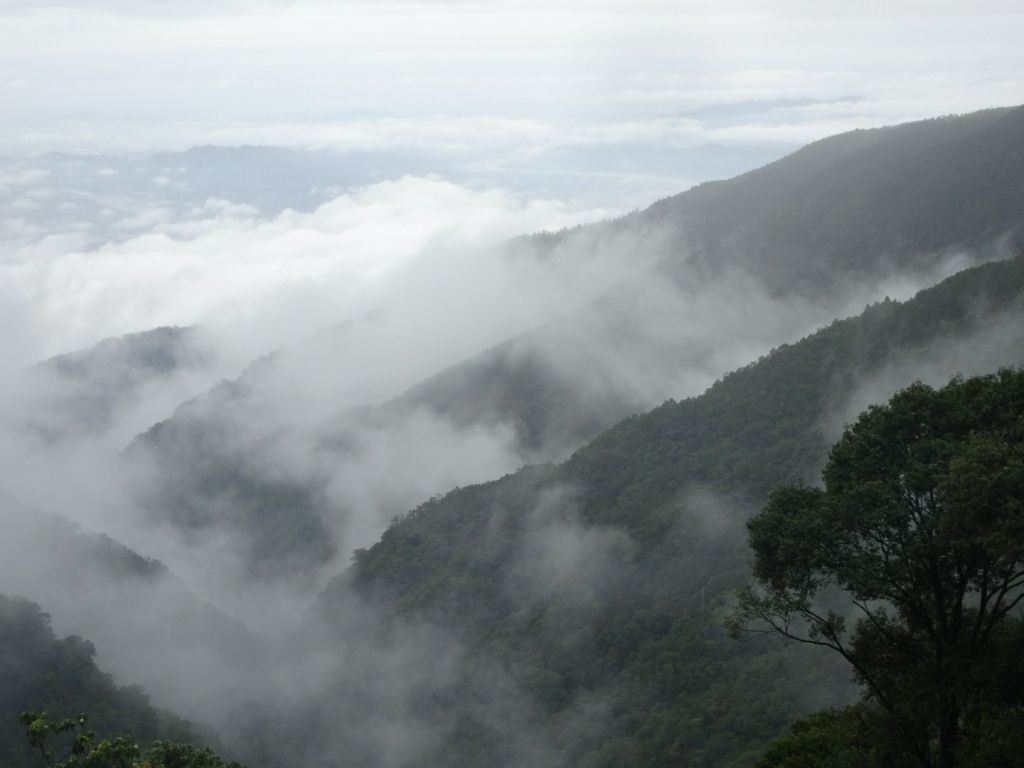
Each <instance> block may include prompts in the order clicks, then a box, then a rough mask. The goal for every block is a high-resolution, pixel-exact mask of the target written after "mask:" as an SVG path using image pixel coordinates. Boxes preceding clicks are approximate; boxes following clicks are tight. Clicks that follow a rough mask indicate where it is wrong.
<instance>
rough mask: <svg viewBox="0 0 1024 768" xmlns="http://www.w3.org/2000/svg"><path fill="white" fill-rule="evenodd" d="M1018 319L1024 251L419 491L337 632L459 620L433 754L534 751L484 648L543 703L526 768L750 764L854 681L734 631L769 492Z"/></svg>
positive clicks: (426, 708) (363, 576)
mask: <svg viewBox="0 0 1024 768" xmlns="http://www.w3.org/2000/svg"><path fill="white" fill-rule="evenodd" d="M1022 320H1024V259H1019V258H1018V259H1015V260H1012V261H1008V262H1002V263H994V264H989V265H986V266H983V267H978V268H975V269H971V270H967V271H965V272H963V273H960V274H958V275H956V276H955V277H953V278H950V279H948V280H946V281H944V282H943V283H941V284H940V285H938V286H936V287H934V288H931V289H928V290H925V291H922V292H921V293H920V294H919V295H918V296H916V297H915V298H914V299H913V300H912V301H908V302H906V303H902V304H901V303H896V302H891V301H887V302H883V303H880V304H876V305H874V306H872V307H869V308H868V309H867V310H866V311H865V312H864V313H863V314H862V315H861V316H859V317H856V318H853V319H850V320H844V321H837V322H834V323H833V324H832V325H830V326H828V327H827V328H825V329H823V330H821V331H819V332H818V333H815V334H813V335H812V336H809V337H808V338H806V339H804V340H802V341H800V342H799V343H796V344H793V345H786V346H783V347H780V348H778V349H777V350H775V351H774V352H772V353H771V354H770V355H768V356H767V357H765V358H764V359H762V360H760V361H758V362H757V363H755V364H752V365H750V366H748V367H746V368H743V369H741V370H738V371H736V372H734V373H732V374H730V375H728V376H726V377H725V378H723V379H722V380H721V381H720V382H718V383H717V384H715V385H714V386H713V387H711V388H710V389H709V390H708V391H707V392H706V393H705V394H703V395H701V396H700V397H696V398H691V399H687V400H683V401H681V402H674V401H669V402H667V403H665V404H664V405H662V406H660V407H659V408H656V409H654V410H653V411H651V412H650V413H647V414H645V415H643V416H636V417H633V418H629V419H627V420H626V421H624V422H623V423H622V424H620V425H618V426H616V427H614V428H613V429H611V430H608V431H607V432H605V433H603V434H602V435H601V436H600V437H598V438H597V439H596V440H594V441H593V442H591V443H590V444H588V445H587V446H586V447H584V448H582V449H581V450H579V451H577V452H576V453H575V454H574V455H573V456H572V457H571V458H570V459H569V460H568V461H566V462H565V463H563V464H560V465H554V466H553V465H545V466H537V467H532V468H528V469H524V470H523V471H521V472H518V473H516V474H514V475H510V476H508V477H505V478H502V479H501V480H498V481H495V482H492V483H488V484H485V485H479V486H472V487H467V488H462V489H458V490H456V491H453V492H452V493H450V494H448V495H446V496H444V497H443V498H437V499H433V500H431V501H429V502H427V503H425V504H423V505H422V506H420V507H419V508H417V509H416V510H414V511H412V512H410V513H409V514H407V515H406V516H404V517H403V518H402V519H401V520H400V521H398V522H397V523H396V524H394V525H393V526H392V527H391V528H389V529H388V530H387V532H386V533H385V534H384V535H383V537H382V538H381V540H380V541H379V542H378V543H377V544H375V545H374V546H373V547H371V548H370V549H368V550H366V551H363V552H360V553H358V556H357V558H356V563H355V565H354V566H353V568H352V569H351V570H350V571H349V572H348V573H347V574H346V575H345V576H344V577H343V578H339V579H338V580H337V581H336V582H335V583H334V584H333V585H332V586H331V587H330V588H329V589H328V590H327V591H326V592H325V594H324V595H323V599H322V608H323V610H324V612H325V614H326V615H328V616H336V617H337V618H336V619H335V621H336V622H337V623H336V624H335V632H336V633H337V636H338V637H344V636H345V634H346V632H347V625H346V622H347V619H346V617H347V615H348V614H347V613H346V611H347V609H346V607H345V606H347V605H348V604H349V603H350V601H351V600H352V595H353V593H354V594H356V595H358V596H360V600H363V601H367V602H369V603H371V604H374V605H378V606H381V605H386V606H390V607H391V609H392V610H393V611H394V618H393V619H392V621H397V622H398V625H397V626H402V624H403V622H410V621H411V622H426V623H427V624H429V625H431V626H437V627H444V628H445V631H446V632H449V633H450V634H451V638H452V640H451V643H453V644H461V645H462V646H463V647H465V648H467V649H471V650H468V651H467V654H466V657H465V659H463V663H462V665H461V666H460V668H459V671H458V672H456V673H453V677H452V679H450V680H448V681H447V683H446V686H445V687H444V688H443V689H441V690H433V691H430V692H428V693H426V694H424V693H422V692H415V691H414V692H412V693H410V694H409V695H410V699H411V703H409V704H408V707H409V709H410V710H411V711H413V712H414V713H416V715H415V717H417V718H420V722H423V723H432V724H433V725H434V727H435V728H440V729H441V731H442V733H444V734H445V736H444V737H443V738H441V739H440V743H431V744H430V751H429V752H428V753H427V755H428V757H429V760H428V762H430V763H431V764H436V765H502V764H510V763H513V764H514V763H515V762H516V760H520V759H521V758H522V753H521V752H518V751H517V750H518V749H519V748H520V745H519V744H517V743H515V740H514V739H511V737H510V736H509V734H508V733H506V732H504V731H503V730H502V728H501V725H500V722H499V723H497V724H496V723H495V722H494V721H493V720H491V719H489V715H488V714H487V713H488V709H487V706H486V702H488V701H489V700H490V699H489V695H488V693H487V692H486V690H483V689H481V688H480V687H479V686H480V685H481V682H480V680H479V679H478V677H475V676H477V675H478V673H479V670H480V669H481V665H482V664H483V661H486V662H487V664H490V665H493V666H496V667H497V668H498V669H500V670H501V673H502V674H503V675H504V676H505V677H504V678H501V679H503V680H504V681H505V682H504V688H503V690H514V691H517V692H518V693H519V695H521V696H525V697H526V698H527V700H528V701H529V702H530V707H531V708H530V709H529V710H528V711H529V713H530V714H529V715H528V716H524V723H526V726H524V727H529V728H533V729H534V730H532V731H531V732H530V735H529V738H530V739H532V740H534V742H535V743H537V744H543V745H544V746H545V751H544V758H543V759H540V758H537V759H536V760H535V761H534V762H532V763H530V764H534V765H548V764H550V765H562V764H571V765H587V766H604V765H607V766H613V765H624V764H628V765H639V766H664V765H682V764H685V765H691V766H693V765H697V766H705V765H706V766H725V765H749V764H751V763H752V761H753V759H754V757H755V756H756V754H757V753H758V751H759V750H760V749H761V748H762V747H763V745H764V744H765V743H766V742H767V740H769V739H770V738H772V737H773V736H775V735H776V734H777V733H778V732H779V729H780V727H782V726H783V724H784V723H786V722H787V721H790V720H791V719H792V718H794V717H795V716H796V715H797V713H799V712H800V711H803V710H804V709H807V708H813V707H815V706H820V705H821V704H822V703H826V702H828V701H829V699H830V698H831V699H832V700H837V699H841V698H842V696H843V695H844V694H843V688H842V685H841V679H842V675H839V679H838V681H837V679H836V677H835V676H834V673H832V672H830V671H829V670H828V669H827V668H824V667H821V666H820V665H821V664H823V663H824V659H822V658H820V657H817V656H814V655H806V654H795V653H794V652H788V651H784V650H781V649H779V648H778V647H773V646H770V645H764V644H760V643H758V642H751V643H734V642H732V641H729V640H727V639H725V637H724V633H723V631H722V629H721V627H720V622H721V610H722V608H723V606H724V605H725V604H726V602H727V600H728V594H729V590H731V589H732V588H733V587H735V586H736V585H737V584H739V583H740V582H741V580H743V579H744V578H745V576H746V574H747V568H748V566H747V561H748V552H747V549H746V544H745V530H744V526H743V523H744V522H745V520H746V519H747V518H748V517H749V515H750V514H751V513H752V512H753V511H755V510H756V509H758V508H759V506H760V505H761V504H762V503H763V501H764V499H765V496H766V494H767V492H768V490H769V489H770V488H771V487H772V486H774V485H776V484H779V483H783V482H787V481H790V482H791V481H798V480H804V481H813V480H814V478H815V475H816V473H817V470H818V469H819V468H820V466H821V465H822V464H823V462H824V459H825V455H826V451H827V447H828V445H830V444H831V442H832V441H833V440H834V438H835V434H836V430H837V428H838V425H840V424H841V423H842V422H843V421H844V420H845V419H848V418H851V417H852V415H853V412H855V411H856V410H857V409H859V408H861V407H863V405H864V404H865V403H864V402H862V399H863V397H864V396H865V393H870V396H871V397H876V396H884V393H886V392H891V391H892V390H894V389H896V388H898V387H899V386H902V385H905V384H906V383H909V381H911V380H913V379H914V378H916V377H919V376H922V375H925V376H929V377H932V378H936V379H938V380H942V379H943V378H948V377H949V376H951V375H953V374H955V373H956V372H957V371H961V370H962V371H964V372H966V373H971V372H974V371H975V370H989V369H992V368H995V367H997V366H999V365H1011V364H1018V365H1019V364H1021V363H1022V362H1024V322H1022ZM851 409H853V411H852V412H851ZM390 631H399V630H390ZM385 634H387V631H385ZM808 677H810V678H813V679H816V680H817V683H816V684H812V683H811V682H810V681H809V680H808V679H807V678H808ZM486 679H490V680H492V681H493V680H494V679H497V678H496V677H495V676H494V675H490V676H488V677H486ZM829 680H831V682H829ZM349 682H350V684H351V685H352V686H353V692H352V695H354V696H357V697H358V696H359V695H365V693H366V691H365V690H363V689H361V688H359V685H358V681H349ZM789 683H794V684H798V685H799V686H801V687H803V689H804V690H815V689H817V690H818V691H819V692H820V696H819V697H818V700H817V701H815V702H812V701H809V700H807V699H804V698H801V697H799V696H796V695H795V694H793V693H792V692H791V691H790V690H789V688H788V685H789ZM339 689H340V690H345V686H344V685H341V684H339ZM338 695H339V696H341V699H340V701H343V699H344V696H343V695H342V694H338ZM501 695H504V694H501ZM439 702H441V705H439ZM342 706H343V705H342V704H340V703H332V702H318V703H317V704H316V705H314V706H312V707H311V709H310V711H306V712H305V713H304V715H303V716H304V717H312V718H313V722H316V718H317V716H318V713H319V714H322V715H323V716H324V717H326V718H327V719H328V720H329V719H330V717H331V712H334V711H337V710H336V709H335V707H339V708H340V707H342ZM317 707H323V709H322V710H321V709H317ZM446 708H450V711H451V712H453V713H456V714H453V715H451V717H450V718H448V719H445V720H443V726H442V725H440V724H438V723H437V722H436V721H435V720H433V719H431V718H434V717H435V715H434V714H433V713H434V712H435V711H438V710H439V711H446ZM310 727H313V726H310ZM517 737H521V734H517ZM338 738H339V743H338V744H335V745H334V746H335V747H338V746H339V745H341V746H343V745H344V744H346V741H345V738H346V735H345V732H344V728H341V729H339V735H338ZM380 764H382V765H390V764H392V763H389V762H388V761H387V760H380ZM393 764H401V763H393Z"/></svg>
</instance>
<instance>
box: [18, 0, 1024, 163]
mask: <svg viewBox="0 0 1024 768" xmlns="http://www.w3.org/2000/svg"><path fill="white" fill-rule="evenodd" d="M581 9H583V10H581ZM1022 36H1024V6H1022V5H1021V4H1020V3H1019V2H1009V1H1008V0H996V1H993V0H974V1H973V2H942V0H931V1H930V2H859V3H839V2H824V3H823V2H820V1H819V2H795V1H792V0H790V1H788V2H764V1H763V0H748V1H745V2H730V1H729V0H715V2H685V1H684V0H676V1H675V2H669V1H667V0H660V1H658V0H630V2H609V1H602V0H597V1H596V2H595V1H593V0H592V1H590V2H587V3H580V2H578V1H574V2H562V1H561V0H545V2H531V1H529V0H526V1H519V2H498V1H496V0H495V1H489V0H475V1H472V2H470V1H465V2H458V1H456V0H447V1H446V0H421V1H420V2H406V3H400V2H389V1H388V0H377V2H374V3H352V2H344V0H338V1H335V2H328V1H327V0H323V1H322V2H316V1H314V0H310V1H304V0H295V1H294V2H284V1H280V2H266V1H265V2H259V1H257V0H246V1H245V2H242V1H241V0H236V1H232V0H203V1H202V2H198V0H79V1H78V2H73V1H72V2H60V1H59V0H0V93H2V98H0V118H2V119H3V122H4V125H5V130H4V132H3V135H2V140H0V141H2V147H0V149H3V150H6V151H9V152H10V151H17V152H23V151H30V150H49V149H63V150H68V149H87V150H108V149H124V148H132V149H150V148H156V147H159V148H165V147H177V148H182V147H185V146H189V145H193V144H199V143H222V144H236V143H240V142H250V143H270V144H290V145H300V146H307V145H317V146H331V147H342V148H347V149H351V148H359V149H361V148H367V147H373V148H380V147H394V146H409V145H412V146H416V147H427V148H431V149H436V148H447V149H453V150H460V149H470V150H475V149H480V148H484V147H486V148H490V149H493V150H494V151H495V152H499V153H500V154H501V157H502V158H506V157H520V158H524V159H525V158H529V157H530V156H531V155H535V154H537V153H541V152H544V151H547V150H551V149H552V148H554V147H579V146H591V147H592V146H598V147H600V146H606V145H614V144H620V143H629V142H639V143H643V144H649V143H651V142H655V143H658V144H662V145H666V144H667V145H673V146H692V145H694V144H704V143H715V144H725V145H749V144H752V143H753V144H777V145H785V146H790V145H793V144H798V143H804V142H806V141H808V140H811V139H814V138H818V137H820V136H823V135H826V134H829V133H835V132H837V131H840V130H845V129H849V128H854V127H861V126H872V125H878V124H884V123H891V122H897V121H902V120H907V119H911V118H918V117H926V116H931V115H936V114H946V113H950V112H964V111H971V110H975V109H979V108H982V107H986V106H994V105H1007V104H1013V103H1017V102H1020V101H1022V100H1024V97H1022V93H1024V46H1022V45H1021V44H1020V41H1021V39H1022Z"/></svg>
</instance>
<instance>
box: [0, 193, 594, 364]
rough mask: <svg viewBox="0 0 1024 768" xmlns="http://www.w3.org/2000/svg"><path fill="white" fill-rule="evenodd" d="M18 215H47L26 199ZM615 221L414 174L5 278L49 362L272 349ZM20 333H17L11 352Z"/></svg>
mask: <svg viewBox="0 0 1024 768" xmlns="http://www.w3.org/2000/svg"><path fill="white" fill-rule="evenodd" d="M18 204H21V205H25V206H28V205H34V203H33V201H32V200H30V199H27V198H22V199H21V200H16V201H15V204H14V205H15V206H16V205H18ZM604 213H607V211H590V212H581V211H578V210H573V209H570V208H568V207H567V206H565V205H564V204H561V203H558V202H555V201H543V200H541V201H530V202H523V201H520V200H517V199H515V198H513V197H511V196H509V195H507V194H506V193H503V192H501V191H481V192H477V191H472V190H469V189H466V188H463V187H460V186H457V185H455V184H452V183H449V182H446V181H444V180H441V179H438V178H411V177H410V178H404V179H401V180H398V181H394V182H387V183H381V184H377V185H373V186H369V187H365V188H362V189H359V190H357V191H355V192H353V193H351V194H347V195H342V196H340V197H337V198H335V199H333V200H331V201H330V202H328V203H325V204H324V205H321V206H320V207H319V208H317V209H315V210H313V211H311V212H309V213H299V212H295V211H285V212H283V213H281V214H280V215H278V216H275V217H272V218H260V217H258V216H256V212H255V210H254V209H253V208H251V207H249V206H244V205H234V204H232V203H230V202H228V201H224V200H210V201H207V203H206V204H205V205H204V206H201V207H197V208H195V209H193V210H192V211H191V213H190V214H189V215H187V216H186V217H184V218H178V217H176V216H174V215H173V214H172V212H171V211H170V210H169V209H167V208H164V207H159V206H157V207H150V208H145V209H142V210H140V211H138V212H136V213H134V214H132V215H130V216H125V217H123V218H122V219H120V220H119V221H117V222H115V224H116V228H121V229H123V230H126V231H129V232H132V231H141V232H143V234H139V235H137V236H134V237H129V238H128V239H126V240H124V241H122V242H117V243H108V244H106V245H103V246H100V247H97V248H83V243H84V240H83V239H82V238H81V237H79V236H76V235H74V234H73V233H72V234H69V235H63V236H49V237H44V238H42V239H37V240H34V241H31V242H28V243H26V244H23V245H20V246H12V247H11V248H10V249H9V250H8V252H7V253H6V254H5V257H4V259H3V262H2V263H0V278H2V281H3V284H4V285H5V286H7V288H8V290H10V291H12V292H17V293H18V294H19V295H20V296H22V297H23V298H24V300H25V301H27V302H28V303H29V304H30V305H31V306H33V307H35V315H36V317H35V321H36V323H35V327H36V328H38V329H40V333H41V334H42V339H41V342H40V343H39V345H38V354H39V356H43V355H46V354H53V353H56V352H59V351H65V350H67V349H70V348H75V347H79V346H83V345H85V344H88V343H92V342H94V341H96V340H98V339H100V338H103V337H106V336H111V335H118V334H121V333H125V332H130V331H136V330H141V329H146V328H150V327H154V326H157V325H167V324H190V323H194V322H205V323H211V324H214V325H218V324H220V325H226V326H230V327H245V328H247V329H248V330H247V331H246V335H247V336H248V337H252V338H256V337H261V338H260V343H261V345H263V347H264V348H268V347H272V346H273V345H274V344H276V343H280V342H282V341H284V340H285V339H287V338H289V337H291V336H292V335H294V334H299V333H302V332H305V331H308V330H310V329H311V328H314V327H317V325H318V324H326V323H329V322H336V321H339V320H341V319H343V318H345V317H353V316H357V315H358V314H359V313H360V312H365V311H368V310H369V309H371V308H372V307H373V306H374V301H375V300H376V298H377V297H379V296H380V295H381V291H382V289H383V287H384V286H385V285H387V284H388V283H389V281H391V280H392V279H393V278H395V277H396V276H397V275H398V274H400V272H401V271H402V270H403V269H410V268H413V267H414V266H415V265H416V264H417V263H418V261H419V260H423V259H428V258H430V257H434V258H436V259H440V258H442V256H443V255H444V254H447V256H445V257H444V258H448V259H451V258H455V256H454V255H453V254H456V253H463V252H465V253H468V252H470V251H473V250H474V249H476V250H480V251H484V250H485V249H486V248H487V246H489V245H491V244H494V243H496V242H499V241H500V240H502V239H503V238H507V237H511V236H513V235H516V234H518V233H520V232H523V231H532V230H537V229H544V228H559V227H561V226H565V225H568V224H572V223H576V222H578V221H579V220H580V219H581V218H587V219H593V218H597V217H599V216H601V215H602V214H604ZM458 258H463V257H461V256H460V257H458ZM466 258H469V257H466ZM466 266H467V267H469V266H471V264H467V265H466ZM428 274H429V272H428ZM240 297H244V301H240ZM299 308H301V310H302V311H301V312H297V311H296V310H298V309H299ZM299 315H301V317H299ZM255 327H258V328H261V329H262V331H263V334H262V335H261V334H260V333H256V332H255V331H254V330H253V329H254V328H255ZM16 335H17V333H16V332H15V333H12V334H7V336H8V338H9V339H10V340H11V343H13V339H11V337H14V336H16ZM245 351H246V352H250V351H253V350H252V349H251V348H247V349H246V350H245Z"/></svg>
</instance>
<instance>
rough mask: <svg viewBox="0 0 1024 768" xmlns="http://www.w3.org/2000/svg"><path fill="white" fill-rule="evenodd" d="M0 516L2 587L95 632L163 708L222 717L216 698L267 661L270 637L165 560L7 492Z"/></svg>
mask: <svg viewBox="0 0 1024 768" xmlns="http://www.w3.org/2000/svg"><path fill="white" fill-rule="evenodd" d="M0 519H2V520H3V521H4V529H3V535H2V536H0V592H3V593H5V594H8V595H17V596H19V597H23V598H26V599H28V600H31V601H32V602H34V603H37V604H39V605H42V606H44V607H45V609H46V611H47V612H48V613H49V615H50V616H52V618H53V623H54V626H55V627H56V629H57V630H58V631H59V632H60V633H62V634H74V635H78V636H81V637H86V638H88V639H89V640H90V641H91V642H92V643H93V644H95V645H94V648H95V653H96V658H97V661H98V663H99V665H100V666H101V667H102V668H103V669H105V670H107V671H109V672H111V673H112V674H114V675H115V676H116V677H117V679H118V680H119V681H126V682H131V683H132V684H139V685H142V686H144V687H145V689H146V690H147V691H149V692H150V693H151V694H153V695H154V696H156V697H157V698H156V700H157V701H158V703H159V704H160V705H161V706H163V707H168V708H170V709H172V710H174V711H178V712H182V713H185V714H187V715H188V716H189V717H191V718H195V719H197V720H200V721H202V722H204V723H214V724H215V720H216V716H217V714H218V713H219V711H220V703H219V702H217V701H214V698H215V697H216V696H218V695H221V694H222V691H223V690H224V688H226V687H230V686H231V685H233V684H236V683H237V681H238V680H241V679H244V678H245V676H246V675H248V674H249V672H250V671H251V669H252V668H253V666H256V665H258V664H260V663H261V661H262V658H263V657H262V654H263V651H264V646H263V643H262V641H261V640H260V639H258V638H257V637H256V636H255V635H254V634H253V633H252V632H251V631H250V630H249V629H248V628H247V627H245V626H244V625H243V624H242V623H241V622H239V621H237V620H235V619H233V618H231V617H229V616H227V615H226V614H225V613H223V612H222V611H221V610H219V609H218V608H216V607H214V606H213V605H211V604H209V603H208V602H205V601H204V600H201V599H199V598H198V597H197V596H196V595H195V594H194V593H193V592H191V591H190V590H189V589H188V588H187V587H186V586H185V584H184V583H183V582H182V581H181V579H180V578H179V577H178V576H177V575H176V574H174V573H172V572H171V571H170V570H169V569H168V568H167V567H166V566H165V565H164V564H163V563H161V562H159V561H157V560H154V559H152V558H148V557H144V556H142V555H139V554H138V553H137V552H135V551H133V550H132V549H129V548H128V547H126V546H124V545H123V544H121V543H120V542H118V541H116V540H114V539H112V538H111V537H109V536H107V535H105V534H95V533H88V532H84V531H82V530H81V529H80V528H79V527H78V526H77V525H74V524H72V523H71V522H69V521H67V520H64V519H62V518H60V517H57V516H54V515H50V514H47V513H45V512H43V511H41V510H38V509H34V508H31V507H29V506H27V505H25V504H23V503H21V502H19V500H18V499H16V498H14V497H12V496H10V495H9V494H6V493H3V492H0ZM214 670H215V671H216V674H212V671H214ZM36 706H41V705H37V704H32V703H31V702H24V703H23V708H31V707H36ZM75 706H77V705H75ZM86 711H89V712H91V711H92V710H91V709H90V708H86ZM52 714H55V715H61V716H65V715H67V716H70V715H77V714H78V712H77V711H75V712H67V711H65V710H63V709H62V710H60V711H59V712H57V711H53V712H52ZM125 732H127V733H134V731H130V730H126V731H125ZM139 738H143V736H139Z"/></svg>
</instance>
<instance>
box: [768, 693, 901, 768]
mask: <svg viewBox="0 0 1024 768" xmlns="http://www.w3.org/2000/svg"><path fill="white" fill-rule="evenodd" d="M869 718H870V713H868V712H867V711H865V708H864V707H846V708H845V709H840V710H835V709H827V710H824V711H822V712H817V713H815V714H813V715H810V716H809V717H807V718H805V719H803V720H799V721H797V722H796V723H794V724H793V727H792V728H791V729H790V732H789V733H788V734H787V735H785V736H782V737H781V738H779V739H776V740H775V741H774V742H773V743H772V745H771V747H769V748H768V750H767V751H766V752H765V753H764V756H763V757H762V758H761V759H760V760H758V762H757V768H874V767H875V766H880V765H881V763H880V762H879V761H880V755H879V752H880V749H879V744H878V742H877V741H874V740H873V739H872V738H871V736H872V735H873V734H869V730H870V725H869V723H870V719H869Z"/></svg>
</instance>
